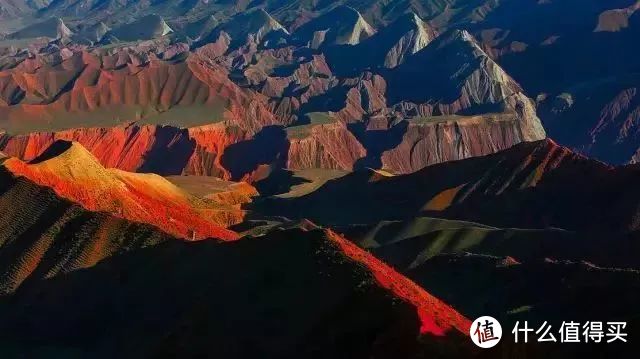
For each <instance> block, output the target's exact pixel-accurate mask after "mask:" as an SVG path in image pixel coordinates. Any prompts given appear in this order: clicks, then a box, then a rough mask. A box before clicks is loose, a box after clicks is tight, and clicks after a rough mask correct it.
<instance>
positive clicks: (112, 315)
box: [0, 149, 470, 357]
mask: <svg viewBox="0 0 640 359" xmlns="http://www.w3.org/2000/svg"><path fill="white" fill-rule="evenodd" d="M76 150H77V149H76ZM73 151H75V150H73ZM44 163H46V162H41V164H44ZM33 166H35V165H33ZM0 188H1V189H2V190H1V191H0V193H1V195H0V209H1V210H2V213H3V216H2V219H1V220H0V222H1V223H2V226H1V227H0V228H2V229H1V230H0V258H1V259H2V261H0V290H1V292H2V293H3V295H4V296H5V298H6V297H11V298H12V299H13V300H9V301H5V300H3V301H1V302H0V312H2V313H3V314H7V315H8V313H13V314H12V315H10V316H4V318H5V320H4V321H3V323H2V325H0V333H1V334H0V335H2V337H3V338H4V340H7V342H10V343H13V340H14V339H17V338H20V340H19V341H16V342H15V343H16V344H15V345H16V346H15V347H12V350H13V349H15V350H18V351H23V350H25V349H26V348H25V347H24V346H22V344H21V343H22V341H23V340H25V339H26V338H28V339H29V341H30V346H29V351H30V352H39V351H40V350H43V348H44V345H45V344H44V342H43V340H44V339H43V338H44V337H43V334H44V332H43V331H42V330H43V328H45V327H49V325H50V324H53V323H57V325H58V326H60V327H64V328H66V329H67V330H63V331H56V332H55V333H51V332H50V331H49V332H48V334H46V336H47V338H48V339H47V340H46V341H47V342H48V343H49V345H47V351H48V353H50V354H51V353H54V354H55V353H66V352H67V350H68V348H65V347H64V346H62V345H60V344H53V345H51V343H52V342H55V343H62V342H66V343H72V345H73V346H74V347H77V348H80V349H78V350H80V351H83V352H90V353H91V354H92V355H94V356H102V355H116V356H128V355H130V354H131V353H156V352H158V353H159V352H162V353H165V354H166V353H168V352H171V353H182V354H185V353H192V354H193V355H196V354H197V353H204V350H205V347H206V352H207V353H212V352H215V353H218V354H219V355H220V356H222V357H227V356H229V357H231V356H238V355H249V354H251V353H253V354H259V355H267V354H269V355H271V354H274V355H275V354H278V353H279V354H278V355H281V354H283V353H307V352H309V351H313V352H314V353H316V354H317V350H318V349H317V348H319V347H320V348H322V352H323V353H337V352H342V353H345V352H350V353H352V355H353V356H356V357H361V356H367V353H377V355H382V357H386V355H385V354H384V353H386V352H389V353H394V354H395V355H397V353H407V355H417V353H422V352H424V353H429V352H432V351H433V350H435V349H434V348H433V347H431V346H430V345H429V344H428V343H430V341H432V340H435V341H436V342H437V343H439V344H438V345H439V346H440V347H441V348H442V346H451V347H453V348H455V347H457V348H458V349H457V350H458V351H464V352H467V351H468V350H470V347H468V344H467V343H466V341H462V339H461V338H463V336H464V334H465V333H466V332H467V331H468V329H469V325H470V322H469V320H468V319H466V318H465V317H464V316H462V315H461V314H459V313H458V312H456V311H455V310H454V309H453V308H451V307H450V306H448V305H446V304H445V303H443V302H442V301H440V300H438V299H436V298H435V297H433V296H431V295H430V294H429V293H427V292H425V291H424V290H423V289H421V288H420V287H418V286H417V285H415V284H414V283H413V282H411V281H409V280H408V279H406V278H404V277H403V276H401V275H400V274H398V273H397V272H395V271H394V270H393V269H392V268H390V267H389V266H387V265H385V264H384V263H382V262H381V261H379V260H377V259H376V258H374V257H373V256H371V255H370V254H368V253H366V252H365V251H363V250H361V249H359V248H358V247H357V246H355V245H354V244H352V243H350V242H348V241H346V240H345V239H343V238H342V237H340V236H339V235H336V234H335V233H333V232H331V231H325V230H321V229H311V230H310V231H306V230H301V229H293V230H288V231H279V230H277V231H274V232H273V233H272V234H269V235H268V236H266V237H263V238H248V239H243V240H240V241H236V242H233V243H235V244H233V245H225V244H222V243H221V242H216V241H201V242H197V243H188V242H183V241H180V240H177V239H174V238H171V237H170V236H168V235H166V234H163V233H162V232H160V231H158V230H157V229H154V228H153V227H150V226H148V225H143V224H136V223H132V222H129V221H127V220H124V219H119V218H116V217H113V216H110V215H107V214H105V213H96V212H90V211H87V210H86V209H84V208H81V207H79V206H77V205H75V204H73V203H71V202H69V201H67V200H64V199H62V198H60V197H59V196H57V195H56V194H55V193H54V192H53V191H52V190H51V189H48V188H46V187H42V186H38V185H36V184H35V183H33V182H32V181H31V180H29V179H27V178H25V177H19V176H15V175H13V174H11V173H10V172H8V171H7V170H6V169H5V168H4V167H3V168H0ZM283 263H286V267H287V268H295V269H296V270H293V271H291V270H283V268H284V267H283ZM80 269H82V270H80ZM230 278H235V279H234V280H232V281H229V279H230ZM71 288H76V289H75V290H70V289H71ZM43 293H46V294H44V295H42V294H43ZM63 293H66V294H64V295H63ZM134 293H137V294H134ZM251 293H253V294H251ZM320 294H322V295H320ZM61 295H63V296H62V297H61ZM254 296H257V297H258V298H260V300H258V301H257V302H259V303H260V304H258V305H257V306H256V301H255V297H254ZM63 297H64V298H65V299H62V298H63ZM18 298H20V299H18ZM107 298H108V300H107ZM319 298H322V300H320V299H319ZM141 300H142V303H144V305H143V308H144V309H140V307H139V305H140V303H141ZM202 300H205V301H206V302H207V303H208V304H207V305H205V306H202ZM71 303H73V304H71ZM69 305H73V307H74V311H73V313H71V312H69V311H68V308H69ZM27 308H30V309H27ZM134 308H137V309H134ZM161 308H164V309H163V310H160V309H161ZM24 310H27V312H23V311H24ZM274 312H282V313H283V315H278V316H277V318H275V317H273V316H272V314H268V313H274ZM285 312H286V313H295V315H289V314H284V313H285ZM19 313H20V314H19ZM45 313H46V315H44V314H45ZM151 313H153V315H152V316H153V317H154V318H155V319H153V323H154V324H153V326H151V327H149V326H148V325H149V322H148V320H150V317H149V315H151ZM371 313H376V315H375V316H372V315H371ZM14 314H15V316H14ZM41 315H44V317H45V318H47V319H45V321H46V324H45V323H44V322H42V319H37V318H39V317H40V316H41ZM213 317H216V318H218V320H217V321H214V322H215V323H221V322H226V320H222V321H221V320H220V319H221V318H226V317H228V319H229V320H230V321H229V322H230V323H238V324H233V325H232V326H228V325H224V326H223V325H218V324H213V325H207V326H206V327H207V329H206V330H202V329H201V330H198V331H197V335H196V333H195V332H193V331H192V330H193V329H195V328H198V327H200V326H201V323H203V321H207V322H209V321H210V320H211V318H213ZM18 318H20V319H18ZM232 318H233V320H231V319H232ZM14 320H19V321H20V322H21V323H22V324H21V325H17V326H14V325H11V324H10V323H15V322H14ZM34 321H39V322H40V324H39V325H36V326H34V325H32V324H34V323H35V322H34ZM211 323H213V322H211ZM276 323H277V325H276ZM247 327H250V328H251V331H249V332H246V330H247ZM10 328H13V329H10ZM17 328H19V329H17ZM142 328H146V329H145V330H142ZM330 328H333V329H332V330H328V329H330ZM339 328H349V329H348V334H347V333H346V332H345V333H342V329H339ZM96 330H97V332H96ZM240 330H242V331H245V334H244V335H239V332H238V331H240ZM301 330H302V331H303V332H302V333H301ZM105 332H110V333H112V334H111V335H109V336H108V337H109V339H108V340H109V341H110V342H111V343H112V344H113V345H108V346H106V347H101V346H97V347H96V346H93V343H96V342H97V341H102V340H104V339H105V338H106V337H103V335H104V334H103V333H105ZM294 332H295V333H298V334H302V335H301V336H300V335H295V334H293V333H294ZM167 333H169V334H167ZM222 333H226V334H224V335H222ZM323 333H324V334H323ZM221 335H222V337H224V339H221ZM265 335H268V336H269V338H270V340H269V343H268V344H266V343H263V342H262V341H261V338H262V339H263V338H264V336H265ZM327 335H328V336H327ZM343 335H348V336H350V337H351V338H361V339H362V340H354V341H346V342H341V343H336V342H335V341H333V340H332V339H331V338H335V337H342V336H343ZM145 338H146V339H150V338H155V339H154V340H152V341H149V340H142V341H140V340H141V339H145ZM242 338H254V339H252V340H253V341H255V342H256V344H255V345H252V346H251V347H247V346H246V342H244V341H243V340H244V339H242ZM68 340H70V341H68ZM219 340H223V341H224V343H225V345H220V346H216V348H213V349H212V348H211V343H212V342H216V341H219ZM141 343H144V344H141ZM205 343H206V345H205ZM235 343H237V345H236V344H235ZM242 343H245V344H243V345H241V344H242ZM274 343H279V344H278V345H277V346H274V345H273V344H274ZM12 345H13V344H12ZM187 347H188V349H187ZM301 355H302V354H301ZM323 355H325V354H323ZM326 355H328V354H326Z"/></svg>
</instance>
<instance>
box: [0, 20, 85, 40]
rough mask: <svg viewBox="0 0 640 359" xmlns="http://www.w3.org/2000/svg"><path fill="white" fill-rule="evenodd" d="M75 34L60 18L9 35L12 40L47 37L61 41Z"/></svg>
mask: <svg viewBox="0 0 640 359" xmlns="http://www.w3.org/2000/svg"><path fill="white" fill-rule="evenodd" d="M72 34H73V33H72V32H71V30H69V28H68V27H67V26H66V25H65V23H64V22H63V21H62V19H60V18H53V17H52V18H49V19H47V20H45V21H43V22H40V23H37V24H33V25H29V26H27V27H25V28H24V29H22V30H19V31H16V32H14V33H12V34H9V36H8V38H10V39H31V38H36V37H47V38H50V39H60V38H65V37H69V36H71V35H72Z"/></svg>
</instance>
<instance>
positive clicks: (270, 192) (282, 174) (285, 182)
mask: <svg viewBox="0 0 640 359" xmlns="http://www.w3.org/2000/svg"><path fill="white" fill-rule="evenodd" d="M309 182H311V181H309V180H308V179H305V178H302V177H298V176H296V175H295V173H294V172H293V171H289V170H285V169H283V168H279V167H276V168H273V169H272V170H271V171H270V173H269V174H268V175H266V177H265V178H264V179H261V180H259V181H257V182H255V183H254V186H255V187H256V189H257V190H258V192H260V196H264V197H268V196H274V195H278V194H282V193H287V192H289V191H290V190H291V188H292V187H293V186H296V185H300V184H304V183H309Z"/></svg>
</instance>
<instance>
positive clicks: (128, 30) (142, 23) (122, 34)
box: [106, 15, 173, 41]
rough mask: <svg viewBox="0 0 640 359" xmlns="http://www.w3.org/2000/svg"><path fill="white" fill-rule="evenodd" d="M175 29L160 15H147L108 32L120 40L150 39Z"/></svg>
mask: <svg viewBox="0 0 640 359" xmlns="http://www.w3.org/2000/svg"><path fill="white" fill-rule="evenodd" d="M172 32H173V30H172V29H171V28H170V27H169V25H168V24H167V23H166V22H165V21H164V19H163V18H162V17H161V16H159V15H147V16H145V17H142V18H140V19H137V20H136V21H134V22H132V23H129V24H126V25H122V26H120V27H117V28H115V29H113V30H111V31H110V32H109V33H107V34H106V36H107V37H111V36H112V37H114V38H116V39H117V40H120V41H137V40H150V39H154V38H157V37H162V36H165V35H168V34H170V33H172Z"/></svg>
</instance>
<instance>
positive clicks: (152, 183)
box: [3, 141, 243, 240]
mask: <svg viewBox="0 0 640 359" xmlns="http://www.w3.org/2000/svg"><path fill="white" fill-rule="evenodd" d="M3 165H4V167H5V168H6V169H8V170H9V171H11V173H13V174H14V175H16V176H21V177H25V178H27V179H29V180H31V181H33V182H35V183H37V184H39V185H42V186H46V187H50V188H52V189H53V190H54V191H55V192H56V193H57V194H58V195H59V196H61V197H64V198H67V199H69V200H71V201H73V202H76V203H78V204H80V205H82V206H83V207H84V208H87V209H88V210H92V211H101V212H109V213H111V214H113V215H115V216H118V217H122V218H126V219H129V220H132V221H137V222H143V223H148V224H152V225H155V226H157V227H158V228H160V229H162V230H164V231H166V232H168V233H171V234H173V235H176V236H179V237H182V238H187V239H202V238H209V237H215V238H219V239H222V240H233V239H236V238H237V235H236V234H235V233H233V232H232V231H229V230H226V229H224V228H223V227H222V226H228V225H231V224H235V223H237V222H239V221H241V220H242V219H241V218H242V217H243V213H242V211H240V210H239V209H234V208H233V207H230V206H224V205H217V204H215V203H206V202H204V201H199V200H197V199H196V198H194V197H190V196H188V195H187V194H186V193H184V192H182V191H181V190H180V189H178V188H177V187H175V186H174V185H172V184H171V183H170V182H168V181H167V180H165V179H163V178H162V177H160V176H157V175H153V174H134V173H128V172H124V171H120V170H115V169H106V168H104V167H103V166H102V165H101V164H100V163H99V162H98V160H97V159H96V158H95V157H94V156H93V155H92V154H91V153H89V152H88V151H87V150H86V149H84V147H82V146H81V145H80V144H78V143H75V142H65V141H58V142H55V143H54V144H53V145H51V146H50V147H49V148H48V149H47V150H46V151H45V152H44V153H43V154H42V155H40V156H39V157H38V158H36V159H34V160H33V161H31V162H30V163H25V162H22V161H20V160H18V159H15V158H12V159H8V160H6V161H5V162H4V164H3Z"/></svg>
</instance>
